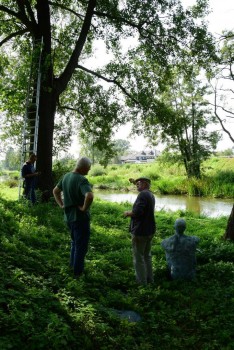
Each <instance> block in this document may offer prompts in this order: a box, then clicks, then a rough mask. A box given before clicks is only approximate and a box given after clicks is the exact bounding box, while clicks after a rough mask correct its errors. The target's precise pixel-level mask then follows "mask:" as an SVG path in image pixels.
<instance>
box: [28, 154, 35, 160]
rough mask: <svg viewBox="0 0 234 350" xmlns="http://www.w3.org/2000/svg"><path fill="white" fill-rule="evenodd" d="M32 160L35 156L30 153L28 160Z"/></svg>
mask: <svg viewBox="0 0 234 350" xmlns="http://www.w3.org/2000/svg"><path fill="white" fill-rule="evenodd" d="M33 158H37V155H36V154H35V153H30V155H29V159H30V160H32V159H33Z"/></svg>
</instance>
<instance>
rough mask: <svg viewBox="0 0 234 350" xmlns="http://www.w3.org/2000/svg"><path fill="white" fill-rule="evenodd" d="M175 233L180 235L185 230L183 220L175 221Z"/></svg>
mask: <svg viewBox="0 0 234 350" xmlns="http://www.w3.org/2000/svg"><path fill="white" fill-rule="evenodd" d="M174 228H175V231H176V233H178V234H179V235H182V234H183V233H184V231H185V229H186V222H185V220H184V219H177V220H176V221H175V224H174Z"/></svg>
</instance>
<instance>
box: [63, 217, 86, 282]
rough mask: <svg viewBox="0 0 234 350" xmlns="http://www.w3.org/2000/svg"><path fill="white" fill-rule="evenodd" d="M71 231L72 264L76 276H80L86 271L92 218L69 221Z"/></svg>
mask: <svg viewBox="0 0 234 350" xmlns="http://www.w3.org/2000/svg"><path fill="white" fill-rule="evenodd" d="M68 227H69V229H70V231H71V253H70V266H71V267H72V268H73V270H74V275H75V276H80V275H81V274H82V273H83V271H84V260H85V256H86V254H87V252H88V244H89V238H90V220H85V221H74V222H69V223H68Z"/></svg>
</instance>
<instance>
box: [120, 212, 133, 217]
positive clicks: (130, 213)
mask: <svg viewBox="0 0 234 350" xmlns="http://www.w3.org/2000/svg"><path fill="white" fill-rule="evenodd" d="M123 215H124V217H125V218H126V217H128V216H130V217H132V216H134V214H133V212H132V211H125V212H124V214H123Z"/></svg>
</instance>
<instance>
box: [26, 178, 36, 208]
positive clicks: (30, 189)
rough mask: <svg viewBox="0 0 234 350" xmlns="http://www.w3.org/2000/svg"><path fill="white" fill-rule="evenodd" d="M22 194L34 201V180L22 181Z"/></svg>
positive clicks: (33, 202)
mask: <svg viewBox="0 0 234 350" xmlns="http://www.w3.org/2000/svg"><path fill="white" fill-rule="evenodd" d="M24 196H25V198H27V199H28V200H30V201H31V202H32V204H35V203H36V193H35V182H34V181H25V182H24Z"/></svg>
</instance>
